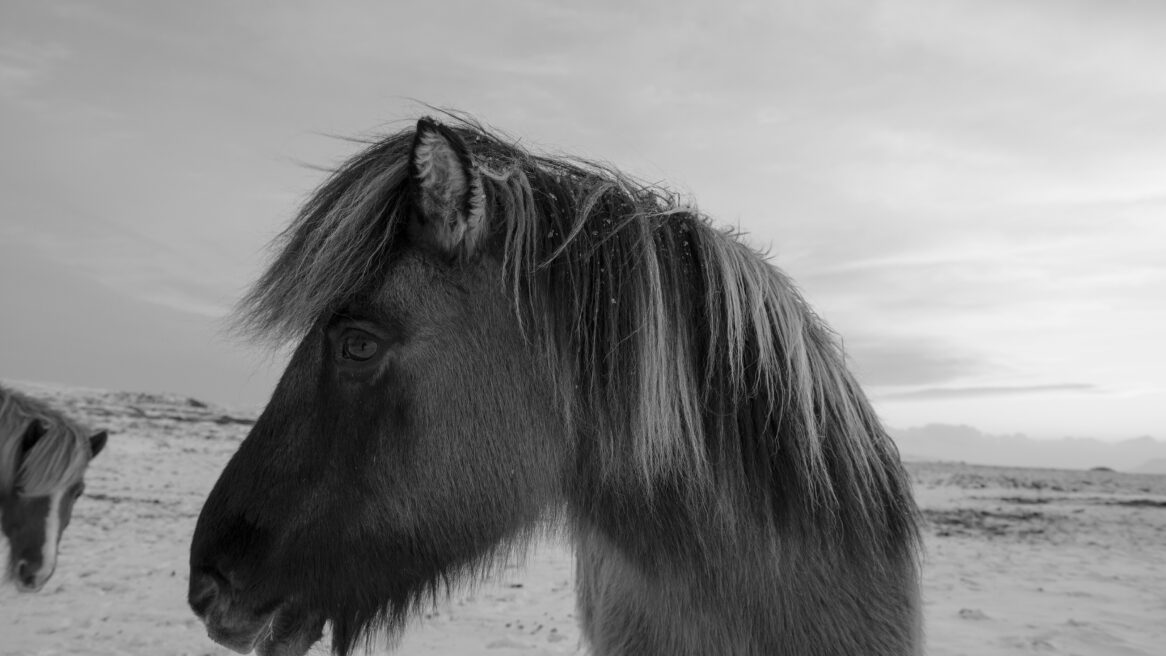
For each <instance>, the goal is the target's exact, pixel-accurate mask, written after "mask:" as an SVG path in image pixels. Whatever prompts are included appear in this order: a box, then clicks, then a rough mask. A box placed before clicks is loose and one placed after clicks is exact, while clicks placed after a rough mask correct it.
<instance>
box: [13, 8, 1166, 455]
mask: <svg viewBox="0 0 1166 656" xmlns="http://www.w3.org/2000/svg"><path fill="white" fill-rule="evenodd" d="M1164 33H1166V4H1162V3H1157V2H1150V1H1136V0H1088V1H1086V0H1029V1H1027V2H1015V1H1014V0H968V1H965V2H952V1H947V0H886V1H878V0H862V1H858V0H855V1H850V0H798V1H784V0H764V1H762V2H732V1H726V2H717V3H707V2H693V1H691V0H667V1H660V2H654V1H653V2H640V1H635V0H620V1H618V2H603V1H592V2H588V3H579V2H546V1H534V0H528V1H513V0H504V1H501V2H490V3H483V2H470V1H467V2H438V1H432V0H431V1H428V2H420V3H415V4H412V5H411V4H409V3H403V2H394V3H385V2H375V1H370V2H319V3H307V2H286V3H279V4H278V5H275V3H237V2H199V3H177V2H175V3H140V2H119V1H116V0H111V1H103V2H92V3H74V2H13V1H11V0H3V1H2V2H0V144H2V146H0V303H2V305H0V307H3V311H2V312H3V314H2V320H0V378H4V379H16V380H32V381H53V382H58V383H64V384H71V385H80V386H90V387H99V388H112V389H129V390H148V391H159V392H171V393H178V394H186V395H190V396H195V397H199V398H203V399H207V400H210V401H214V402H217V403H221V404H226V405H229V406H230V405H234V406H243V405H258V404H262V403H263V402H264V401H265V400H266V398H267V396H268V395H269V394H270V391H271V388H272V386H273V384H274V380H275V379H276V377H277V376H278V373H279V371H280V369H281V367H282V363H283V356H282V355H281V354H278V353H277V354H272V353H270V352H265V351H263V350H262V349H260V348H258V347H256V346H255V345H251V344H247V343H244V342H242V341H240V340H238V339H236V338H235V337H233V336H231V335H230V334H229V332H227V331H226V330H225V321H224V316H225V314H226V313H227V311H228V310H229V308H230V307H231V305H232V303H233V302H234V300H235V299H236V298H238V296H239V295H240V294H241V293H242V291H243V290H244V289H245V288H246V286H247V284H248V283H249V282H250V281H251V280H252V279H254V277H255V276H256V275H257V274H258V273H259V272H260V271H261V267H262V265H263V263H264V261H265V260H264V258H265V257H266V251H265V244H266V243H267V242H268V241H269V240H270V239H271V238H272V237H273V236H274V235H275V234H276V233H277V232H278V231H279V229H280V228H281V227H282V226H283V225H284V224H285V223H286V222H287V221H288V220H289V219H290V218H291V216H292V215H293V214H294V212H295V210H296V208H297V206H298V204H299V203H301V202H302V201H303V200H304V199H305V198H306V196H307V194H308V193H310V191H311V190H312V189H313V188H314V187H315V186H316V185H317V184H319V183H320V182H321V181H322V179H323V175H324V174H323V173H321V171H320V168H321V167H331V166H335V165H337V164H338V163H340V162H342V161H343V160H344V158H346V157H347V156H349V155H351V154H353V153H354V152H355V150H356V146H354V145H353V144H352V143H351V142H350V141H346V139H345V138H346V137H368V136H372V135H376V134H383V133H387V132H391V131H395V130H399V129H402V128H406V127H409V126H410V125H411V124H412V122H413V121H414V120H416V118H418V117H419V116H421V115H424V114H426V113H429V111H430V110H428V109H427V107H426V106H425V104H424V103H428V104H430V105H435V106H442V107H450V108H456V109H460V110H464V111H466V112H469V113H470V114H473V115H474V116H476V117H477V118H479V119H480V120H481V121H483V122H484V123H486V124H488V125H492V126H495V127H497V128H499V129H501V130H503V131H505V132H506V133H508V134H510V135H513V136H515V137H520V138H521V139H522V142H523V143H524V144H526V145H527V146H528V147H531V148H534V149H537V150H542V151H546V152H564V153H572V154H576V155H581V156H585V157H588V158H592V159H599V160H603V161H607V162H611V163H613V164H615V165H617V166H619V167H620V168H622V169H623V170H625V171H628V172H630V173H632V174H634V175H636V176H638V177H641V178H644V179H648V180H653V181H656V180H658V181H661V182H665V183H667V184H668V185H669V186H670V187H671V188H673V189H675V190H677V191H679V192H682V193H684V194H686V195H688V196H689V197H690V198H691V199H692V200H693V201H694V202H695V203H696V204H697V205H698V206H699V207H700V208H701V209H702V210H703V211H705V212H706V213H708V214H709V215H711V216H712V217H713V218H714V219H715V220H716V221H717V222H718V223H720V224H723V225H726V226H735V227H737V228H739V229H740V230H742V231H744V232H745V233H746V235H747V236H746V239H748V240H749V241H750V242H751V243H753V244H754V245H756V246H758V247H759V248H764V249H767V250H768V252H769V253H770V255H771V257H772V261H773V262H774V263H775V264H776V265H777V266H779V267H781V268H782V269H783V270H785V271H786V272H787V273H789V274H790V275H791V276H793V278H794V279H795V280H796V281H797V282H798V283H799V286H800V288H801V289H802V291H803V293H804V294H805V295H806V297H807V298H808V299H809V301H810V302H811V304H812V305H813V306H814V307H815V309H816V310H817V311H818V313H819V314H820V315H821V316H822V317H823V318H824V319H825V320H826V321H827V322H829V323H830V325H831V326H832V327H833V328H834V329H835V330H836V331H837V332H838V334H839V335H840V338H841V339H842V341H843V343H844V345H845V347H846V350H847V353H848V355H849V357H850V359H851V362H852V365H853V366H854V368H855V370H856V371H857V372H858V375H859V376H860V379H861V380H862V382H863V383H864V385H865V386H866V389H867V391H868V393H869V395H870V396H871V398H872V399H873V401H874V403H875V406H876V408H877V409H878V411H879V413H880V414H881V415H882V416H883V418H884V421H885V422H886V423H887V424H889V425H892V426H897V427H904V428H905V427H910V426H917V425H923V424H927V423H948V424H968V425H972V426H975V427H977V428H979V429H981V430H985V431H988V432H993V433H1008V434H1012V433H1024V434H1027V435H1029V436H1031V437H1037V438H1052V437H1061V436H1078V437H1096V438H1100V439H1105V440H1117V439H1123V438H1132V437H1136V436H1142V435H1151V436H1156V437H1160V438H1166V374H1164V370H1166V339H1163V335H1166V66H1162V65H1161V64H1162V62H1166V39H1163V38H1161V35H1162V34H1164Z"/></svg>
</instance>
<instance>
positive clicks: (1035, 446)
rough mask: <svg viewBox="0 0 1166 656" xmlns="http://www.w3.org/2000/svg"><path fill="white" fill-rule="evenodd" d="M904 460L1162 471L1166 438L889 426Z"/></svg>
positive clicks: (932, 426) (948, 425) (949, 426)
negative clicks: (1039, 436) (1046, 436)
mask: <svg viewBox="0 0 1166 656" xmlns="http://www.w3.org/2000/svg"><path fill="white" fill-rule="evenodd" d="M888 430H889V432H890V433H891V436H892V437H894V438H895V443H896V444H898V445H899V452H900V453H901V454H902V455H903V458H904V459H905V460H944V461H958V462H967V463H970V464H977V465H995V466H1001V467H1048V468H1053V469H1092V468H1094V467H1109V468H1111V469H1116V470H1118V471H1128V472H1140V473H1146V474H1166V441H1162V440H1156V439H1154V438H1152V437H1148V436H1146V437H1138V438H1134V439H1130V440H1123V441H1119V442H1103V441H1101V440H1096V439H1091V438H1077V437H1066V438H1061V439H1056V440H1035V439H1032V438H1029V437H1025V436H1024V435H989V434H987V433H984V432H982V431H980V430H978V429H976V428H973V427H971V426H963V425H958V426H957V425H951V424H928V425H926V426H920V427H916V428H906V429H895V428H890V429H888Z"/></svg>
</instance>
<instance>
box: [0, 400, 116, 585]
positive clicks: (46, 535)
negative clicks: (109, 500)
mask: <svg viewBox="0 0 1166 656" xmlns="http://www.w3.org/2000/svg"><path fill="white" fill-rule="evenodd" d="M105 439H106V433H105V431H102V432H100V433H96V434H90V433H89V432H88V431H86V430H85V429H84V428H83V427H82V426H80V425H79V424H77V423H76V422H74V421H72V420H70V419H69V418H67V417H65V416H64V415H62V414H61V413H59V412H57V411H56V410H54V409H52V408H50V407H49V406H48V405H47V404H45V403H43V402H41V401H38V400H35V399H32V398H30V397H27V396H25V395H23V394H20V393H19V392H15V391H13V390H10V389H6V388H4V387H0V529H2V530H3V533H4V538H5V540H6V541H7V542H8V567H7V569H6V570H5V578H6V579H8V580H11V581H12V582H13V583H15V585H16V587H17V589H18V590H21V591H22V592H35V591H37V590H40V589H41V588H42V587H44V584H45V583H46V582H47V581H48V580H49V577H50V576H52V575H53V571H54V569H55V568H56V566H57V551H58V549H59V546H60V542H61V535H62V534H63V533H64V532H65V527H66V526H68V525H69V519H70V518H71V517H72V515H73V504H74V502H76V501H77V499H78V498H79V497H80V496H81V493H82V492H83V491H84V490H85V483H84V480H83V478H84V476H85V469H86V468H87V467H88V466H89V461H90V460H92V459H93V458H94V457H96V456H97V454H98V453H100V452H101V449H102V448H104V447H105Z"/></svg>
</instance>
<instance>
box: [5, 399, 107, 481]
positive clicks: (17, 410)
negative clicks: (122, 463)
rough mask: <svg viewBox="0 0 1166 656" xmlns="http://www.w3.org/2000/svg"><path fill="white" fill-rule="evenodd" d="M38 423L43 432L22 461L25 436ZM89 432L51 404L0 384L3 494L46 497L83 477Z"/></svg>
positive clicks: (88, 455) (86, 463)
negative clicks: (32, 424) (30, 427)
mask: <svg viewBox="0 0 1166 656" xmlns="http://www.w3.org/2000/svg"><path fill="white" fill-rule="evenodd" d="M34 421H39V422H41V425H42V426H44V428H45V435H44V436H43V437H41V438H40V439H39V440H38V441H37V442H36V444H35V445H34V446H33V447H32V449H31V450H29V452H28V453H27V455H25V456H24V458H23V459H22V458H21V457H20V451H21V439H22V438H23V436H24V435H25V432H26V430H27V429H28V426H29V424H30V423H32V422H34ZM89 433H90V431H88V430H87V429H86V427H85V426H83V425H81V424H80V423H78V422H76V421H73V420H72V419H70V418H68V417H66V416H65V415H64V414H63V413H61V412H60V411H58V410H56V409H54V408H53V407H51V406H50V405H49V404H48V403H46V402H44V401H41V400H38V399H34V398H32V397H30V396H27V395H25V394H22V393H20V392H17V391H15V390H12V389H9V388H6V387H4V386H0V495H3V496H8V495H9V494H12V493H13V492H19V493H20V494H21V495H24V496H30V497H32V496H45V495H48V494H51V493H52V492H54V491H56V490H59V489H61V488H62V487H65V486H67V485H70V484H72V483H73V482H75V481H78V480H80V479H81V477H82V475H83V474H84V473H85V468H86V466H87V465H88V464H89V457H90V454H89ZM18 463H19V464H18Z"/></svg>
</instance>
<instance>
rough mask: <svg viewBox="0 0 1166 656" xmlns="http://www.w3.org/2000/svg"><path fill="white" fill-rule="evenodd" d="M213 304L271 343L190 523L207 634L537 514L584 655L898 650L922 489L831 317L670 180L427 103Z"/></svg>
mask: <svg viewBox="0 0 1166 656" xmlns="http://www.w3.org/2000/svg"><path fill="white" fill-rule="evenodd" d="M234 321H235V324H234V325H235V327H236V328H237V329H238V330H239V331H241V333H242V334H243V335H246V336H249V337H251V338H253V339H257V340H260V341H261V342H263V341H266V346H268V347H276V348H278V347H281V346H282V347H289V350H288V353H289V356H288V358H289V359H288V364H287V366H286V369H285V370H284V372H283V374H282V376H281V378H280V379H279V381H278V382H277V384H276V385H275V388H274V391H273V393H272V396H271V398H270V401H269V403H268V404H267V406H266V408H265V409H264V411H263V412H262V414H261V415H260V417H259V419H258V420H257V422H256V423H255V425H254V426H253V427H252V430H251V431H250V433H249V435H248V436H247V437H246V439H245V440H244V441H243V442H242V443H241V445H240V446H239V448H238V450H237V451H236V452H235V453H234V454H233V456H232V457H231V459H230V460H229V462H228V463H227V465H226V466H225V468H224V469H223V470H222V472H221V474H220V477H219V479H218V480H217V482H216V483H215V485H214V487H213V488H212V490H211V492H210V494H209V496H208V497H207V499H206V501H205V503H204V506H203V508H202V511H201V513H200V515H199V518H198V521H197V524H196V526H195V532H194V536H193V538H192V542H191V548H190V578H189V586H188V599H187V600H188V603H189V605H190V607H191V608H192V610H193V611H194V613H195V614H196V615H197V616H198V617H199V618H200V619H201V620H202V621H203V623H204V625H205V627H206V630H207V633H208V635H209V637H210V638H211V639H213V640H214V641H216V642H218V643H220V644H221V645H224V646H227V647H230V648H232V649H235V650H237V651H239V652H242V653H246V652H248V651H250V650H252V649H257V650H258V653H260V654H297V655H298V654H303V653H305V652H306V651H307V650H308V649H309V648H310V647H311V646H312V645H314V644H315V643H316V642H317V641H319V640H321V639H323V637H324V634H325V630H330V631H331V637H332V640H331V643H332V650H333V653H335V654H337V655H341V656H343V655H347V654H351V653H352V651H353V650H354V649H356V648H357V647H358V646H359V645H360V644H361V643H365V644H367V643H369V642H371V641H372V640H373V639H374V637H377V636H387V637H388V638H389V639H390V640H393V639H396V638H399V637H400V636H401V635H402V633H403V631H404V629H405V626H406V624H407V621H408V620H409V618H411V617H413V616H415V615H416V614H417V613H418V612H421V611H423V610H425V609H428V608H431V607H432V604H434V603H436V602H437V601H438V600H439V599H443V598H446V597H447V596H448V594H449V593H450V592H451V590H453V589H455V587H456V586H459V585H463V584H471V585H472V584H474V583H476V582H478V581H480V580H482V578H483V577H486V576H487V575H488V574H490V573H491V571H492V570H493V569H494V568H495V567H496V566H497V565H498V563H499V562H500V559H502V558H503V557H507V556H508V555H509V554H511V553H512V552H513V551H514V550H515V549H521V548H523V546H524V545H528V544H530V541H531V540H532V538H534V537H537V536H538V535H540V534H541V533H540V532H542V531H545V530H547V528H546V527H548V526H549V527H555V528H553V530H554V531H557V532H558V533H557V534H558V535H561V536H565V537H566V538H567V539H569V540H570V541H571V543H572V545H573V550H574V556H575V560H576V606H577V610H578V614H577V616H578V618H579V622H580V627H581V632H582V638H583V640H584V641H585V642H586V644H587V646H588V648H589V649H590V651H591V653H593V654H595V655H597V656H621V655H631V654H634V655H636V656H652V655H667V656H678V655H679V656H685V655H707V654H733V655H742V656H746V655H760V654H766V655H773V654H789V655H794V654H796V655H798V656H832V655H842V654H846V655H848V656H849V655H854V654H863V655H864V656H892V655H894V656H901V655H904V654H919V653H921V650H922V623H921V620H920V593H919V585H920V572H919V570H920V563H919V558H920V557H919V553H920V537H919V514H918V509H917V507H916V505H915V502H914V499H913V495H912V491H911V487H910V481H909V478H908V476H907V475H906V474H905V471H904V468H903V466H902V462H901V460H900V458H899V454H898V451H897V448H896V447H895V445H894V443H893V441H892V440H891V439H890V438H889V436H888V435H887V433H886V431H885V430H884V428H883V427H882V426H881V424H880V422H879V419H878V417H877V416H876V414H875V412H874V410H873V408H872V407H871V405H870V403H869V401H868V400H867V398H866V397H865V396H864V394H863V392H862V390H861V388H860V386H859V384H858V382H857V380H856V378H855V377H854V376H853V375H852V373H851V372H850V371H849V369H848V368H847V364H846V356H845V353H844V351H843V350H842V348H841V346H840V345H839V340H838V339H837V337H836V335H835V333H834V332H832V331H831V330H830V329H829V328H828V327H827V325H826V324H825V323H824V321H822V320H821V319H820V318H818V316H817V315H816V314H815V313H814V312H813V310H812V309H811V308H810V307H809V305H808V304H807V302H806V301H805V300H804V298H803V296H802V295H801V294H800V292H799V291H798V290H797V289H796V288H795V286H794V284H793V283H792V281H791V280H790V279H789V278H788V277H787V276H786V275H785V274H784V273H782V272H781V271H780V270H779V269H777V268H776V267H775V266H774V265H773V264H771V263H770V262H769V260H768V258H767V256H765V255H763V254H761V253H760V252H758V251H756V250H755V249H754V248H752V247H751V246H749V245H748V244H746V243H745V242H744V241H743V239H742V238H741V236H740V235H738V234H736V233H733V232H730V231H727V230H723V229H720V228H717V227H715V225H714V224H713V222H712V219H711V218H709V217H708V216H706V215H705V214H703V213H701V212H700V211H699V210H697V209H696V208H695V207H694V206H692V205H691V204H689V203H688V202H686V201H685V200H683V199H681V198H680V197H678V196H677V195H676V194H674V193H673V192H671V191H669V190H668V189H667V188H665V187H663V186H662V185H651V184H646V183H642V182H640V181H638V180H637V179H635V178H634V177H632V176H630V175H627V174H624V173H622V172H621V171H619V170H618V169H616V168H615V167H614V166H611V165H606V164H598V163H594V162H589V161H586V160H582V159H578V158H574V157H570V156H565V155H555V156H552V155H547V154H539V153H533V152H530V151H529V150H528V149H526V148H524V147H523V146H521V145H520V144H519V143H518V142H517V141H516V140H515V139H513V138H510V137H507V136H505V135H504V134H502V133H500V132H498V131H496V130H494V129H488V128H485V127H483V126H482V125H481V124H480V123H479V122H478V121H476V120H475V119H473V118H472V117H469V116H466V115H462V114H455V113H449V114H447V115H446V116H445V117H443V118H441V119H440V120H438V119H434V118H430V117H425V118H421V119H420V120H418V121H417V123H416V124H415V126H410V127H409V128H405V129H403V130H401V131H399V132H397V133H395V134H391V135H389V136H386V137H383V138H380V139H379V140H370V141H367V142H366V143H365V144H364V150H363V151H362V152H360V153H359V154H356V155H355V156H353V157H352V158H351V159H349V160H348V161H346V162H345V163H344V164H342V165H341V166H340V167H339V168H338V169H336V170H335V171H334V172H332V173H331V174H330V176H329V177H328V178H327V179H326V181H325V182H324V183H323V184H322V186H321V187H319V188H318V189H317V190H316V191H315V192H314V194H313V195H312V196H311V197H310V199H309V200H307V202H306V204H305V205H304V206H303V207H302V209H301V210H300V212H299V213H298V215H297V216H296V217H295V218H294V219H293V220H292V222H291V223H290V224H289V225H288V226H287V227H286V228H285V229H284V231H283V232H282V233H281V234H280V236H279V237H277V238H276V240H275V242H273V256H272V259H271V261H270V262H269V265H268V268H266V270H265V272H264V273H262V274H261V276H260V277H259V278H258V280H257V281H256V282H255V283H254V285H253V287H252V288H251V289H250V291H249V292H247V294H246V295H245V296H244V297H243V298H242V299H241V300H240V301H239V304H238V306H237V307H236V314H235V315H234Z"/></svg>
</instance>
